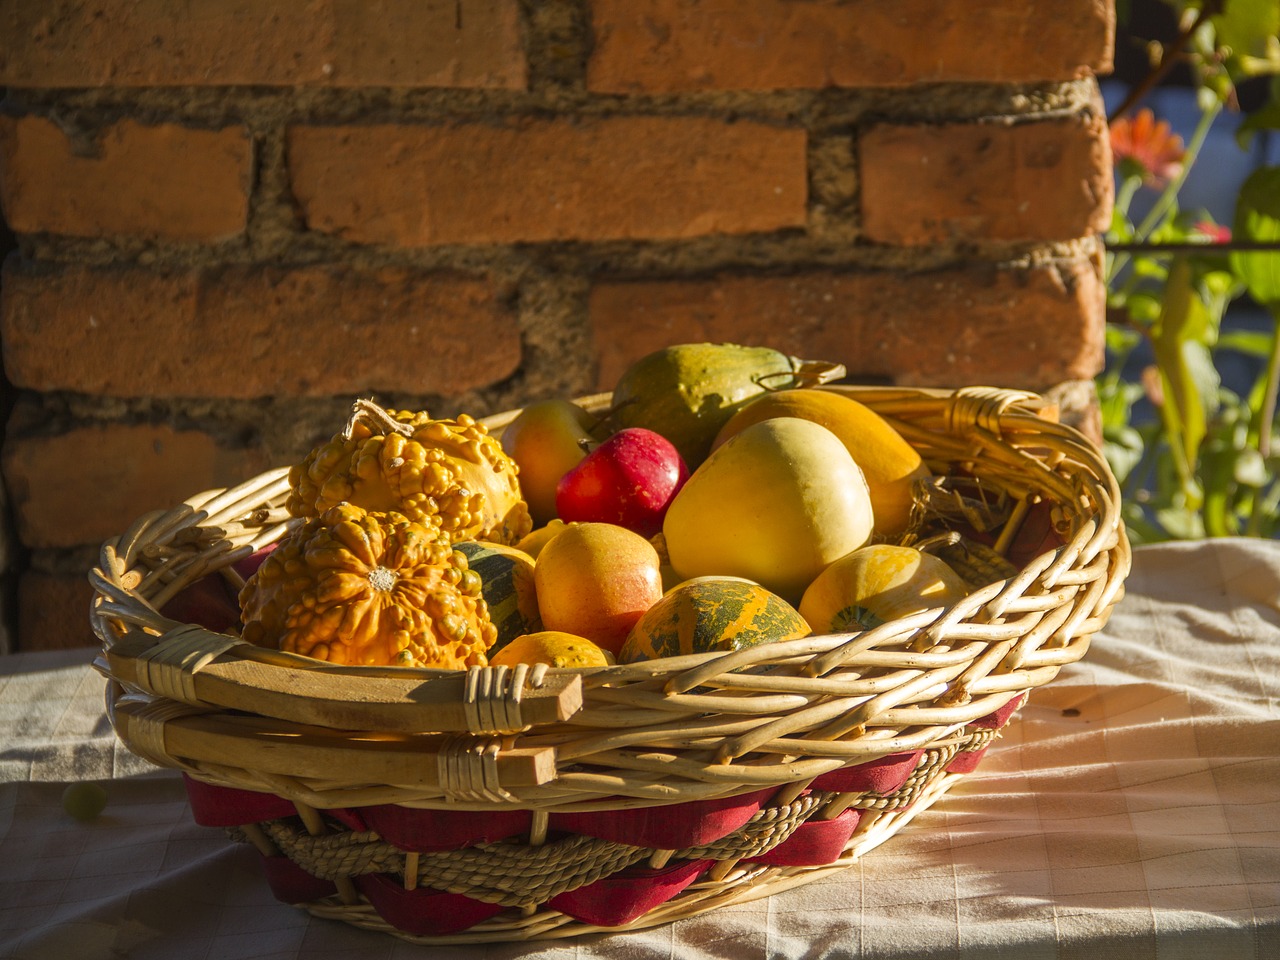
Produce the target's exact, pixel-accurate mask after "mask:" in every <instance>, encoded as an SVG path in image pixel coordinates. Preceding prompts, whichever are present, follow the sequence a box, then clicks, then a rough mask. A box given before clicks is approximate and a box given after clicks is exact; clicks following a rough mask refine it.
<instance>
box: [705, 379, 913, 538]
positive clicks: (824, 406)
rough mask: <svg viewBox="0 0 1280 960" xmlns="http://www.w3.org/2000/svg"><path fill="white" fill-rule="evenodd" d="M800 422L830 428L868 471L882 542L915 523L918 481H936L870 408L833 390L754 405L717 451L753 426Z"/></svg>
mask: <svg viewBox="0 0 1280 960" xmlns="http://www.w3.org/2000/svg"><path fill="white" fill-rule="evenodd" d="M773 417H800V418H801V419H803V420H812V421H813V422H814V423H818V424H821V425H822V426H824V427H826V428H827V429H828V430H830V431H831V432H832V433H834V434H835V435H836V436H837V437H839V438H840V442H841V443H843V444H844V445H845V448H846V449H847V450H848V451H849V453H850V455H851V456H852V457H853V459H854V462H855V463H857V464H858V466H859V467H861V468H862V473H863V476H865V477H866V479H867V489H868V491H869V492H870V494H871V508H872V510H873V511H874V512H875V533H876V537H877V539H880V540H893V539H896V538H897V537H898V536H899V535H901V534H902V533H903V531H905V530H906V528H907V525H908V523H909V522H910V520H911V507H912V504H913V502H914V499H915V498H914V495H913V490H914V486H915V482H916V481H917V480H919V479H922V478H926V477H928V476H930V472H929V468H928V467H927V466H925V464H924V461H923V460H922V459H921V458H920V454H919V453H917V452H916V449H915V447H913V446H911V444H909V443H907V441H906V440H904V439H903V437H902V435H901V434H900V433H898V431H896V430H895V429H894V428H893V427H892V426H891V425H890V424H889V422H888V421H887V420H885V419H884V417H882V416H880V414H878V413H876V412H875V411H874V410H872V409H871V408H870V407H868V406H867V405H866V404H864V403H859V402H858V401H857V400H854V399H853V398H852V397H846V396H843V395H842V394H839V393H834V392H832V391H830V390H822V389H817V390H779V391H778V392H776V393H766V394H765V395H764V396H761V397H757V398H756V399H754V400H751V401H749V402H748V403H747V404H746V406H744V407H742V408H741V409H740V410H738V412H737V413H735V414H734V415H733V417H731V418H730V420H729V422H728V423H726V424H725V425H724V426H723V427H722V428H721V429H720V432H719V434H717V436H716V439H715V442H714V443H713V444H712V447H711V449H712V450H715V449H717V448H719V447H720V446H722V445H723V444H724V443H725V441H727V440H728V439H729V438H730V437H733V436H736V435H737V434H739V433H741V432H742V430H743V429H745V428H746V427H749V426H751V424H753V423H759V422H760V421H762V420H768V419H771V418H773Z"/></svg>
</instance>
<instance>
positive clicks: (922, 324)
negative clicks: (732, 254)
mask: <svg viewBox="0 0 1280 960" xmlns="http://www.w3.org/2000/svg"><path fill="white" fill-rule="evenodd" d="M1103 298H1104V289H1103V285H1102V281H1101V278H1100V276H1099V273H1098V267H1097V265H1096V264H1095V263H1093V262H1090V261H1079V262H1071V263H1066V264H1060V265H1059V266H1057V267H1037V268H1030V269H1027V268H1006V269H1000V268H996V267H995V266H988V265H974V266H971V267H969V268H967V269H951V270H944V271H938V272H932V273H920V274H911V275H905V274H896V273H843V272H825V271H824V272H811V273H802V274H795V275H790V276H759V275H756V276H751V275H729V274H723V275H717V276H713V277H708V278H701V279H690V280H653V281H649V280H642V281H624V282H606V283H600V284H598V285H597V286H595V287H594V288H593V289H592V291H591V294H590V297H589V300H588V309H589V312H590V325H591V330H592V334H593V336H594V339H595V349H596V351H597V356H598V362H599V377H598V386H599V389H601V390H609V389H612V387H613V385H614V384H615V383H616V382H617V379H618V377H619V376H620V375H621V374H622V372H623V371H624V370H625V369H626V366H627V365H628V364H629V363H631V362H632V361H633V360H635V359H637V358H639V357H641V356H643V355H644V354H646V353H648V352H650V351H652V350H656V349H659V348H660V347H664V346H667V345H668V344H671V343H679V342H697V341H710V342H734V343H753V344H764V345H767V346H772V347H774V348H776V349H779V350H784V351H786V352H787V353H789V354H793V355H796V356H802V357H808V358H811V359H822V360H832V361H837V362H840V363H843V364H845V366H846V367H847V368H848V371H849V374H850V376H851V377H852V378H854V379H855V380H871V381H880V380H889V381H891V382H893V383H896V384H899V385H903V386H940V387H959V386H966V385H979V384H980V385H989V386H999V387H1011V388H1022V389H1032V390H1039V389H1044V388H1045V387H1047V386H1049V385H1052V384H1055V383H1058V382H1060V381H1063V380H1072V379H1080V378H1088V377H1092V376H1094V375H1095V374H1096V373H1098V372H1099V370H1100V369H1101V365H1102V338H1103V310H1104V302H1103Z"/></svg>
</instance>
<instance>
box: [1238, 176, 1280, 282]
mask: <svg viewBox="0 0 1280 960" xmlns="http://www.w3.org/2000/svg"><path fill="white" fill-rule="evenodd" d="M1232 236H1233V239H1235V240H1248V241H1251V242H1254V243H1276V244H1280V167H1259V168H1258V169H1257V170H1255V171H1253V173H1251V174H1250V175H1249V177H1248V179H1246V180H1245V182H1244V184H1243V185H1242V186H1241V187H1240V195H1239V197H1238V198H1237V200H1236V219H1235V227H1234V229H1233V231H1232ZM1231 268H1232V269H1233V270H1234V271H1235V272H1236V274H1237V275H1238V276H1239V277H1240V279H1241V280H1243V281H1244V283H1245V286H1246V287H1247V288H1248V290H1249V295H1250V296H1252V297H1253V298H1254V299H1255V300H1257V301H1258V302H1259V303H1260V304H1262V305H1263V306H1270V305H1273V304H1280V249H1277V250H1260V251H1243V250H1238V251H1236V252H1234V253H1232V254H1231Z"/></svg>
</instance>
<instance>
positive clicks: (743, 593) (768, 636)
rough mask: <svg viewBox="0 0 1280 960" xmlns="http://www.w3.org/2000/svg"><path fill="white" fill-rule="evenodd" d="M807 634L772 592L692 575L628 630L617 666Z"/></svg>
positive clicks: (792, 610) (743, 582)
mask: <svg viewBox="0 0 1280 960" xmlns="http://www.w3.org/2000/svg"><path fill="white" fill-rule="evenodd" d="M811 632H812V631H810V629H809V624H807V623H806V622H805V620H804V618H803V617H801V616H800V614H799V613H798V612H797V611H796V609H795V608H794V607H793V606H791V604H789V603H787V602H786V601H785V600H783V599H782V598H781V597H779V596H778V595H777V594H774V593H770V592H769V591H768V590H766V589H765V588H764V587H762V586H760V585H759V584H757V583H752V582H751V581H750V580H744V579H740V578H738V577H697V578H695V579H693V580H686V581H685V582H684V583H681V584H679V585H677V586H675V587H673V588H672V589H671V590H668V591H667V592H666V593H665V594H664V595H663V597H662V599H661V600H659V601H658V602H657V603H656V604H654V605H653V606H652V607H650V608H649V610H648V611H646V612H645V614H644V615H643V616H642V617H641V618H640V619H639V621H637V623H636V625H635V626H634V627H632V628H631V633H630V634H629V635H628V636H627V639H626V642H625V643H624V644H623V645H622V650H621V651H620V652H619V654H618V662H619V663H635V662H637V661H640V660H657V659H661V658H663V657H679V656H685V655H688V654H693V653H712V652H715V651H725V652H728V651H731V650H739V649H741V648H743V647H750V646H755V645H756V644H760V643H774V642H778V641H782V640H796V639H799V638H800V637H807V636H808V635H809V634H810V633H811Z"/></svg>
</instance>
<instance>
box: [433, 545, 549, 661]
mask: <svg viewBox="0 0 1280 960" xmlns="http://www.w3.org/2000/svg"><path fill="white" fill-rule="evenodd" d="M453 549H454V551H455V552H457V553H461V554H462V555H463V556H464V557H465V558H466V564H465V565H466V567H467V568H468V569H470V570H471V571H473V572H474V573H475V574H476V575H477V576H479V577H480V594H481V596H483V597H484V600H485V603H486V604H488V606H489V619H490V621H491V622H492V623H493V625H494V627H495V628H496V629H497V631H498V639H497V640H496V641H494V644H493V647H492V649H491V650H490V651H489V652H490V653H491V654H492V653H495V652H496V651H498V650H500V649H502V648H503V647H504V646H506V645H507V644H508V643H510V642H511V641H512V640H514V639H515V638H516V637H518V636H521V635H522V634H526V633H536V632H538V631H540V630H541V629H542V618H541V617H540V616H539V615H538V595H537V591H536V588H535V587H534V580H533V565H534V560H533V557H531V556H529V554H527V553H525V552H524V551H523V550H519V549H517V548H515V547H508V546H506V545H504V544H501V543H488V542H486V541H482V540H459V541H458V542H457V543H455V544H454V545H453Z"/></svg>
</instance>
